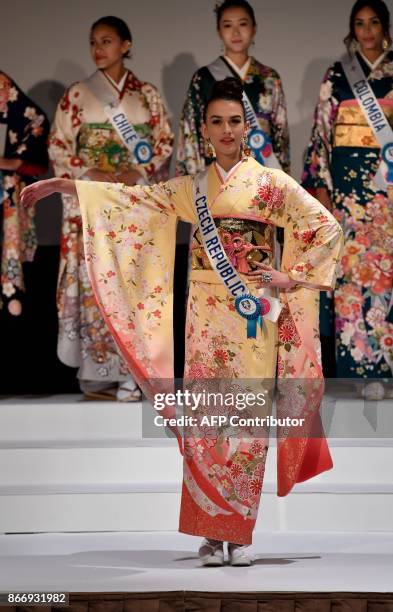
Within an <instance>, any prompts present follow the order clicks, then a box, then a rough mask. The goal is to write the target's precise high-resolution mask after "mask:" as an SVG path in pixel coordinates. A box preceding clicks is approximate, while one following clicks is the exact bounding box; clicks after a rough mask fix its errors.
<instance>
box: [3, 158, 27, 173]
mask: <svg viewBox="0 0 393 612" xmlns="http://www.w3.org/2000/svg"><path fill="white" fill-rule="evenodd" d="M22 164H23V162H22V160H21V159H9V158H8V157H0V170H10V171H11V172H15V171H16V170H17V169H18V168H19V167H20V166H21V165H22Z"/></svg>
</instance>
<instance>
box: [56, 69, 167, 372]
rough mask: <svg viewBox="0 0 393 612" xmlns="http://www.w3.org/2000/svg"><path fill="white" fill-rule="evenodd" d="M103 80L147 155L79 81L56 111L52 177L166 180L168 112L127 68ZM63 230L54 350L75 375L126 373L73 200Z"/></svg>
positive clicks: (69, 200) (153, 90) (151, 89)
mask: <svg viewBox="0 0 393 612" xmlns="http://www.w3.org/2000/svg"><path fill="white" fill-rule="evenodd" d="M103 81H104V84H105V85H106V87H107V88H110V89H111V90H112V91H113V92H115V93H116V95H117V96H118V97H119V99H120V100H121V104H122V108H123V111H124V112H125V114H126V116H127V118H128V120H129V121H130V122H131V123H132V125H133V126H134V128H135V130H136V132H137V133H138V135H139V136H140V137H141V138H143V139H144V140H147V141H149V143H150V144H151V146H152V149H153V157H152V159H151V160H150V161H149V162H148V163H143V164H142V163H141V164H138V165H136V163H135V160H134V159H131V154H130V152H129V150H128V149H127V147H126V146H125V145H124V143H123V141H122V140H121V138H120V137H119V136H118V134H117V132H116V130H115V129H114V128H113V126H112V124H111V123H109V120H108V118H107V116H106V114H105V111H104V108H103V105H102V104H101V102H100V101H99V100H98V99H97V98H96V97H95V96H94V95H93V93H92V92H91V91H90V90H89V88H88V86H87V84H86V83H85V82H80V83H76V84H74V85H72V86H71V87H70V88H69V89H68V90H67V91H66V92H65V94H64V96H63V98H62V99H61V101H60V103H59V106H58V108H57V112H56V117H55V121H54V124H53V128H52V132H51V135H50V144H49V155H50V158H51V160H52V162H53V165H54V170H55V173H56V175H57V176H64V177H72V178H83V175H84V174H85V173H86V171H87V170H88V169H89V168H97V169H99V170H102V171H105V172H122V171H127V170H130V169H136V170H138V171H139V173H140V174H142V176H143V177H144V179H145V182H146V183H147V182H150V181H152V180H154V181H157V180H162V179H166V178H168V168H169V162H170V157H171V154H172V147H173V134H172V132H171V128H170V124H169V121H168V116H167V113H166V110H165V108H164V105H163V102H162V100H161V97H160V95H159V93H158V92H157V90H156V88H155V87H154V86H153V85H150V84H149V83H144V82H142V81H140V80H139V79H138V78H137V77H136V76H135V75H134V74H133V73H132V72H130V71H128V72H127V74H126V76H125V77H124V81H123V83H121V85H120V89H116V88H115V85H116V84H114V83H113V82H111V80H110V79H109V78H108V79H106V77H105V76H104V78H103ZM63 204H64V209H63V228H62V239H61V260H60V271H59V282H58V311H59V323H60V325H59V340H58V354H59V357H60V359H61V361H62V362H63V363H65V364H67V365H69V366H73V367H79V372H78V377H79V378H80V379H84V380H89V381H101V382H103V383H106V382H115V381H122V380H125V379H126V378H127V375H128V373H127V368H126V366H125V364H124V362H123V360H121V359H120V358H119V355H118V352H117V350H116V347H115V345H114V342H113V340H112V337H111V335H110V333H109V331H108V329H107V328H106V326H105V325H104V324H103V321H102V317H101V315H100V312H99V310H98V308H97V306H96V302H95V299H94V295H93V292H92V290H91V286H90V282H89V279H88V276H87V272H86V265H85V260H84V252H83V241H82V227H81V217H80V211H79V206H78V201H77V199H75V198H70V197H64V198H63Z"/></svg>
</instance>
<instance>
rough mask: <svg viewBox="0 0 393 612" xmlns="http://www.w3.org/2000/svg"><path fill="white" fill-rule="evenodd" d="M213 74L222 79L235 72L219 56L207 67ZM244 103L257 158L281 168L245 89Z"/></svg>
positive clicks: (249, 134)
mask: <svg viewBox="0 0 393 612" xmlns="http://www.w3.org/2000/svg"><path fill="white" fill-rule="evenodd" d="M207 68H208V70H209V72H210V73H211V75H212V76H213V77H214V78H215V80H216V81H222V80H223V79H225V78H226V77H228V76H233V73H232V71H231V69H230V68H229V66H228V65H227V64H226V62H225V61H224V60H223V59H222V57H218V58H217V59H216V60H215V61H214V62H213V63H212V64H209V66H208V67H207ZM243 104H244V109H245V116H246V121H248V123H249V124H250V131H249V133H248V137H247V140H248V144H249V147H250V149H251V151H252V154H253V156H254V157H255V159H256V160H257V161H258V162H259V163H260V164H262V166H268V167H269V168H278V169H279V170H281V165H280V162H279V161H278V159H277V157H276V156H275V154H274V152H273V147H272V143H271V140H270V138H269V136H268V135H267V134H266V132H264V131H263V130H262V129H261V126H260V125H259V121H258V117H257V115H256V113H255V111H254V109H253V107H252V104H251V102H250V99H249V97H248V96H247V94H246V92H245V91H244V90H243Z"/></svg>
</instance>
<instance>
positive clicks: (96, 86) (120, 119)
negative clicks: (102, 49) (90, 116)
mask: <svg viewBox="0 0 393 612" xmlns="http://www.w3.org/2000/svg"><path fill="white" fill-rule="evenodd" d="M84 83H85V84H86V85H87V87H88V88H89V89H90V91H91V92H92V94H93V95H94V96H95V97H96V98H97V100H98V101H99V102H100V103H101V104H102V106H103V107H104V111H105V114H106V116H107V117H108V119H109V121H110V123H111V124H112V126H113V127H114V128H115V130H116V132H117V133H118V134H119V136H120V138H121V140H122V142H123V143H124V145H125V146H126V147H127V149H128V150H129V151H130V153H131V155H132V156H133V157H134V158H135V160H136V162H137V163H138V164H147V163H148V162H149V161H150V160H151V158H152V157H153V149H152V147H151V145H150V143H149V142H148V141H147V140H143V139H141V138H140V137H139V136H138V134H137V132H136V130H135V128H134V126H133V125H132V123H131V122H130V121H129V120H128V119H127V116H126V114H125V112H124V109H123V108H122V104H121V101H120V100H119V99H118V97H117V96H116V94H115V93H114V92H113V91H112V90H111V88H109V87H108V83H107V82H106V78H105V76H104V75H103V74H102V72H101V71H100V70H96V72H94V74H92V75H91V76H90V77H89V78H88V79H86V80H85V81H84Z"/></svg>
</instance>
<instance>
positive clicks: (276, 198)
mask: <svg viewBox="0 0 393 612" xmlns="http://www.w3.org/2000/svg"><path fill="white" fill-rule="evenodd" d="M257 185H258V196H259V197H260V199H261V200H262V201H263V203H264V204H266V206H267V208H269V209H270V210H278V209H279V208H281V207H282V205H283V204H284V192H283V190H282V189H280V188H279V187H274V186H273V176H272V174H270V173H269V172H266V173H264V174H262V175H261V176H260V177H259V178H258V179H257Z"/></svg>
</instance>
